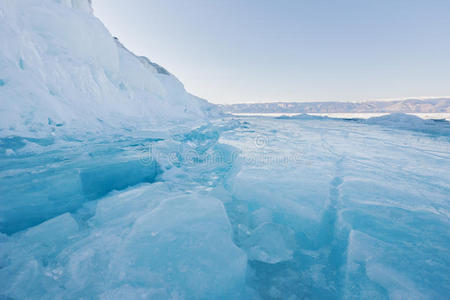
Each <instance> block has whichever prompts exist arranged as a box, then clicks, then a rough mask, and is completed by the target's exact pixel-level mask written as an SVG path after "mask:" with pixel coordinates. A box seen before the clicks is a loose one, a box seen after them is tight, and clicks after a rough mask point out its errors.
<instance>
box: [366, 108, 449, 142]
mask: <svg viewBox="0 0 450 300" xmlns="http://www.w3.org/2000/svg"><path fill="white" fill-rule="evenodd" d="M363 122H364V123H366V124H371V125H381V126H385V127H389V128H396V129H403V130H412V131H419V132H423V133H428V134H436V135H445V136H448V135H450V122H448V121H445V120H424V119H422V118H419V117H416V116H413V115H409V114H403V113H395V114H389V115H385V116H381V117H373V118H369V119H367V120H363Z"/></svg>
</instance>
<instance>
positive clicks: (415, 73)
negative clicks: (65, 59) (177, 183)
mask: <svg viewBox="0 0 450 300" xmlns="http://www.w3.org/2000/svg"><path fill="white" fill-rule="evenodd" d="M93 4H94V10H95V14H96V15H97V16H98V17H99V18H100V19H101V20H102V21H103V22H104V23H105V24H106V26H107V27H108V29H109V30H110V31H111V33H112V34H113V35H115V36H117V37H119V39H120V40H121V41H122V42H123V43H124V44H125V46H127V47H128V48H129V49H130V50H131V51H133V52H135V53H136V54H139V55H145V56H147V57H149V58H150V59H151V60H153V61H155V62H157V63H159V64H161V65H162V66H164V67H165V68H167V69H168V70H169V71H170V72H172V73H173V74H175V75H176V76H177V77H178V78H179V79H180V80H181V81H182V82H183V83H184V85H185V87H186V89H187V90H188V91H189V92H191V93H193V94H195V95H198V96H200V97H203V98H206V99H207V100H209V101H211V102H215V103H238V102H264V101H318V100H337V101H358V100H369V99H385V98H404V97H418V96H424V97H427V96H448V95H450V1H449V0H421V1H417V0H342V1H338V0H335V1H331V0H329V1H322V0H308V1H306V0H297V1H295V0H291V1H288V0H272V1H269V0H228V1H225V0H127V1H124V0H93Z"/></svg>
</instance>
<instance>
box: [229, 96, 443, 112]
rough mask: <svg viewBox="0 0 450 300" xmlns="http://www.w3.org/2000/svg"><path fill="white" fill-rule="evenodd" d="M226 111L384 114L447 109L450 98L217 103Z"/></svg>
mask: <svg viewBox="0 0 450 300" xmlns="http://www.w3.org/2000/svg"><path fill="white" fill-rule="evenodd" d="M220 107H222V109H223V111H224V112H226V113H234V114H236V113H240V114H242V113H243V114H249V113H251V114H254V113H257V114H261V113H265V114H266V113H270V114H273V113H277V114H302V113H305V114H338V113H339V114H354V113H357V114H374V113H376V114H388V113H412V114H431V113H433V114H434V113H438V114H439V113H441V114H446V113H450V98H430V99H408V100H394V101H368V102H359V103H354V102H268V103H241V104H228V105H220Z"/></svg>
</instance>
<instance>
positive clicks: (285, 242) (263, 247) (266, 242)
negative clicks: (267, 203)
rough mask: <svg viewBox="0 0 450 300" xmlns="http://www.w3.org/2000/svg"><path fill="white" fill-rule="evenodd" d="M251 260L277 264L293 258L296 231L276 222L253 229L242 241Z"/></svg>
mask: <svg viewBox="0 0 450 300" xmlns="http://www.w3.org/2000/svg"><path fill="white" fill-rule="evenodd" d="M242 246H243V247H244V249H246V251H247V255H248V258H249V259H250V260H258V261H262V262H266V263H269V264H275V263H279V262H282V261H287V260H290V259H292V257H293V254H294V248H295V235H294V231H293V230H292V229H290V228H288V227H286V226H283V225H280V224H275V223H264V224H261V225H260V226H258V227H257V228H256V229H255V230H253V231H252V233H251V234H250V236H249V237H248V238H247V239H246V240H245V241H244V242H243V243H242Z"/></svg>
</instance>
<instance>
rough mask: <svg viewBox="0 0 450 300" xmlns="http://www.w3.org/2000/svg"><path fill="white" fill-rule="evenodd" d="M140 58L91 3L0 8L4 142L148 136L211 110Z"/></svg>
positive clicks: (56, 0) (25, 0) (4, 3)
mask: <svg viewBox="0 0 450 300" xmlns="http://www.w3.org/2000/svg"><path fill="white" fill-rule="evenodd" d="M162 70H164V68H162V67H160V66H158V65H156V64H154V63H152V62H151V61H150V60H149V59H147V58H143V57H137V56H136V55H134V54H133V53H132V52H130V51H128V50H127V49H126V48H125V47H124V46H122V45H121V44H120V43H119V42H118V41H117V40H116V39H114V38H113V37H112V36H111V34H110V33H109V32H108V30H107V29H106V28H105V26H104V25H103V24H102V22H101V21H100V20H98V19H97V18H96V17H95V16H94V15H93V13H92V7H91V1H90V0H71V1H70V0H42V1H33V0H20V1H16V0H0V101H1V102H0V136H11V135H15V136H17V135H19V136H36V135H38V136H46V135H48V134H50V133H52V132H54V131H55V130H57V131H59V132H67V131H69V132H70V131H73V130H76V131H79V130H82V131H87V132H89V131H98V130H103V129H104V128H106V127H107V128H149V127H150V128H151V127H152V126H160V125H162V124H164V123H170V122H179V121H183V120H186V119H190V120H194V119H202V118H204V117H205V116H206V112H205V111H206V110H208V108H211V107H210V105H209V104H208V103H207V102H206V101H204V100H200V99H199V98H197V97H194V96H192V95H190V94H188V93H187V92H186V91H185V89H184V87H183V85H182V84H181V83H180V82H179V81H178V80H177V79H176V78H175V77H174V76H173V75H171V74H170V73H168V72H167V71H165V70H164V71H162Z"/></svg>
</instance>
